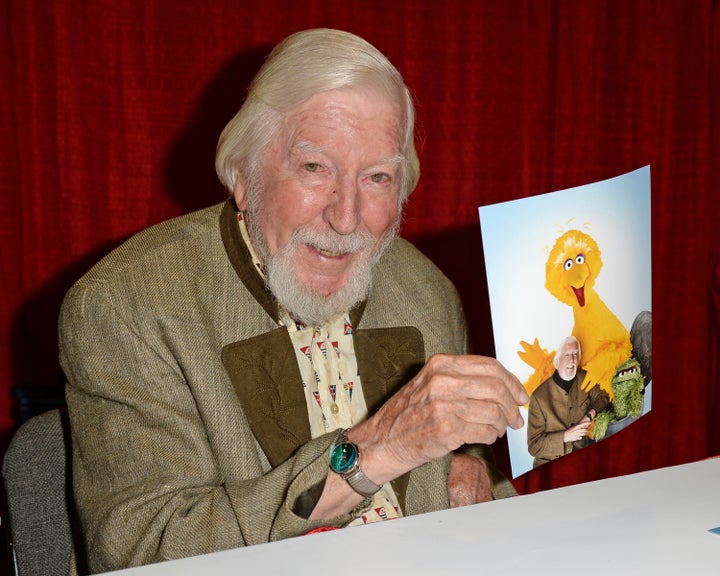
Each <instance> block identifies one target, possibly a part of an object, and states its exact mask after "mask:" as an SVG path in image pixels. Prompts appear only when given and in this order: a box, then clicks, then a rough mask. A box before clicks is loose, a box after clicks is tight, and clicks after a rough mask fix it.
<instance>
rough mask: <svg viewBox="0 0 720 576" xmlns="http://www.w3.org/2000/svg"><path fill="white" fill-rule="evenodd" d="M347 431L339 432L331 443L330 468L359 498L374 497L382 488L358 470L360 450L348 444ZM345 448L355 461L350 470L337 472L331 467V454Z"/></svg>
mask: <svg viewBox="0 0 720 576" xmlns="http://www.w3.org/2000/svg"><path fill="white" fill-rule="evenodd" d="M347 434H348V431H347V429H345V430H342V431H341V432H340V435H339V436H338V438H337V440H335V442H333V444H332V446H331V447H330V453H331V462H330V467H331V468H332V469H333V470H334V471H335V472H337V473H338V474H339V475H340V477H341V478H343V480H345V481H346V482H347V483H348V484H349V485H350V488H352V489H353V490H355V492H357V493H358V494H360V496H363V497H364V498H368V497H370V496H372V495H374V494H375V493H376V492H377V491H378V490H380V489H381V488H382V486H378V485H377V484H375V482H373V481H372V480H370V478H368V477H367V476H365V474H364V473H363V471H362V470H360V449H359V448H358V446H357V444H355V443H353V442H350V440H348V436H347ZM345 446H346V447H347V448H349V449H350V451H351V453H354V454H355V455H356V456H355V459H354V461H353V462H352V465H351V466H350V468H348V469H346V470H342V471H341V470H339V469H337V468H335V467H334V466H333V457H332V455H333V452H334V451H335V450H336V448H340V447H345Z"/></svg>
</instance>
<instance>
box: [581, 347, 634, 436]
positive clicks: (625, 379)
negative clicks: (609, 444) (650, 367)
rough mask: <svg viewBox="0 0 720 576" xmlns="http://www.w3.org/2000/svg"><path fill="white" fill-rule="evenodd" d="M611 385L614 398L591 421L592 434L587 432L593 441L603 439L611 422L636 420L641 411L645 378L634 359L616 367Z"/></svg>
mask: <svg viewBox="0 0 720 576" xmlns="http://www.w3.org/2000/svg"><path fill="white" fill-rule="evenodd" d="M611 384H612V389H613V392H614V394H615V398H614V399H613V401H612V402H611V403H610V404H608V405H607V408H605V410H603V411H602V412H600V414H598V415H597V417H596V418H595V420H594V421H593V426H592V428H593V430H592V433H590V431H588V435H589V436H590V437H591V438H593V439H594V440H595V441H598V440H602V439H603V438H605V435H606V434H607V429H608V426H609V425H610V424H611V423H612V422H617V421H618V420H621V419H623V418H625V417H627V416H630V417H631V418H637V417H638V416H640V414H641V413H642V410H643V393H644V391H645V377H644V376H643V375H642V372H641V371H640V364H639V362H638V361H637V360H635V358H630V359H628V360H626V361H625V362H623V363H622V364H620V366H618V368H617V370H616V371H615V376H614V377H613V379H612V381H611Z"/></svg>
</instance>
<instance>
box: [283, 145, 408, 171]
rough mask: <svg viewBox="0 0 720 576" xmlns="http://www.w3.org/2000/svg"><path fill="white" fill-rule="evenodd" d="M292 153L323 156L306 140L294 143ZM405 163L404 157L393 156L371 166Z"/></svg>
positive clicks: (316, 147)
mask: <svg viewBox="0 0 720 576" xmlns="http://www.w3.org/2000/svg"><path fill="white" fill-rule="evenodd" d="M292 151H293V152H309V153H310V154H325V150H323V149H322V148H321V147H320V146H318V145H317V144H313V143H312V142H308V141H307V140H300V141H299V142H296V143H295V144H294V145H293V147H292ZM404 161H405V156H403V155H402V154H394V155H393V156H389V157H388V158H381V159H380V160H379V161H378V162H375V163H374V164H373V166H380V165H382V164H401V163H403V162H404Z"/></svg>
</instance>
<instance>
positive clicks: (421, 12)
mask: <svg viewBox="0 0 720 576" xmlns="http://www.w3.org/2000/svg"><path fill="white" fill-rule="evenodd" d="M1 10H2V12H1V13H2V18H1V19H0V22H2V27H3V29H4V30H3V32H4V33H3V34H2V40H0V41H1V42H2V46H0V74H1V76H0V87H1V88H0V111H1V113H0V121H1V122H2V127H1V128H2V129H1V130H0V152H1V153H0V171H1V172H0V262H1V266H2V290H3V298H2V299H1V300H0V430H2V431H4V433H5V436H8V435H9V434H10V433H11V432H12V429H13V420H12V412H11V410H12V390H13V388H14V387H15V386H17V385H29V386H37V387H41V386H48V387H58V386H61V377H60V372H59V368H58V364H57V359H56V357H57V345H56V317H57V312H58V307H59V304H60V302H61V299H62V296H63V294H64V293H65V291H66V290H67V288H68V287H69V286H70V285H71V283H72V282H73V281H74V280H75V279H77V278H78V277H79V276H80V274H82V273H83V272H84V271H85V270H87V269H88V268H89V267H90V266H91V265H92V264H93V263H94V262H95V261H97V260H98V259H99V258H100V257H101V256H102V255H103V254H105V253H106V252H108V251H109V250H110V249H111V248H112V247H114V246H116V245H117V244H118V243H119V242H121V241H122V240H123V239H125V238H127V237H128V236H129V235H130V234H132V233H134V232H136V231H138V230H140V229H141V228H144V227H146V226H148V225H150V224H153V223H155V222H158V221H160V220H163V219H166V218H168V217H171V216H174V215H177V214H180V213H184V212H188V211H190V210H193V209H196V208H200V207H203V206H206V205H209V204H212V203H215V202H218V201H220V200H221V199H222V197H223V191H222V190H221V187H220V185H219V184H218V183H217V181H216V178H215V175H214V169H213V155H214V148H215V143H216V140H217V137H218V135H219V132H220V130H221V129H222V127H223V125H224V124H225V122H227V120H228V119H229V118H230V117H231V116H232V114H233V113H234V111H235V110H236V109H237V107H238V106H239V105H240V103H241V101H242V99H243V95H244V90H245V87H246V85H247V82H248V80H249V79H250V78H251V77H252V75H253V74H254V72H255V71H256V70H257V68H258V67H259V65H260V64H261V62H262V59H263V57H264V56H265V55H266V54H267V53H268V51H269V49H270V47H271V46H272V45H273V44H275V43H276V42H277V41H278V40H280V39H281V38H283V37H284V36H286V35H287V34H289V33H291V32H293V31H296V30H299V29H303V28H309V27H319V26H328V27H335V28H342V29H346V30H349V31H352V32H355V33H358V34H360V35H361V36H363V37H365V38H366V39H368V40H369V41H370V42H372V43H373V44H375V45H376V46H377V47H378V48H380V49H381V50H382V51H383V52H384V53H385V54H387V55H388V57H389V58H390V59H391V60H392V61H393V62H394V63H395V64H396V65H397V67H398V68H399V69H400V71H401V72H402V73H403V75H404V76H405V78H406V81H407V83H408V85H409V86H410V88H411V89H412V91H413V92H414V94H415V96H416V99H417V103H418V134H419V139H420V155H421V162H422V170H423V176H422V178H421V181H420V185H419V187H418V189H417V190H416V192H415V193H414V194H413V196H412V198H411V202H410V205H409V208H408V210H407V216H406V219H405V225H404V232H403V234H404V235H405V236H406V237H407V238H409V239H411V240H412V241H414V242H415V243H416V244H417V245H418V246H419V247H420V248H421V249H422V250H423V251H424V252H425V253H426V254H428V255H429V256H430V257H431V258H432V259H433V260H434V261H435V262H436V263H437V264H438V265H439V266H440V267H441V268H442V269H443V270H445V272H446V273H447V274H448V275H449V276H450V277H451V278H452V279H453V280H454V281H455V282H456V284H457V285H458V287H459V289H460V291H461V294H462V296H463V300H464V302H465V305H466V308H467V313H468V318H469V320H470V323H471V328H472V332H473V337H474V344H475V349H476V351H477V352H478V353H483V354H492V353H493V344H492V331H491V325H490V317H489V309H488V303H487V289H486V286H485V275H484V270H483V262H482V257H481V243H480V232H479V224H478V216H477V207H478V206H479V205H481V204H487V203H492V202H498V201H504V200H510V199H514V198H520V197H524V196H530V195H534V194H539V193H543V192H547V191H550V190H557V189H562V188H567V187H570V186H576V185H580V184H585V183H588V182H592V181H595V180H600V179H604V178H609V177H612V176H616V175H619V174H622V173H624V172H627V171H630V170H633V169H635V168H639V167H641V166H643V165H646V164H650V165H651V166H652V185H653V201H652V224H653V251H652V254H653V281H654V288H653V309H654V360H655V363H654V364H655V365H654V369H653V372H654V375H655V378H654V379H655V385H654V395H653V410H652V412H651V413H650V414H649V415H648V416H646V417H645V418H643V419H642V420H641V421H639V422H638V423H637V424H635V425H633V426H632V427H630V428H629V429H628V430H626V431H625V432H623V434H622V435H618V436H615V437H612V438H609V439H608V440H607V441H604V442H602V443H600V444H599V445H598V446H596V447H594V448H592V449H590V450H585V451H582V452H580V453H578V454H576V455H572V456H570V457H568V458H565V459H563V460H562V461H559V462H557V463H556V464H554V465H552V466H546V467H544V468H541V469H539V470H536V471H533V472H531V473H529V474H527V475H525V476H523V477H521V478H519V479H517V480H516V481H515V484H516V486H517V487H518V489H519V490H520V491H521V492H531V491H535V490H539V489H544V488H550V487H556V486H561V485H565V484H570V483H575V482H581V481H587V480H592V479H596V478H600V477H605V476H612V475H618V474H624V473H630V472H635V471H639V470H645V469H650V468H655V467H660V466H666V465H672V464H677V463H682V462H687V461H691V460H695V459H699V458H703V457H705V456H708V455H710V454H714V453H717V452H720V437H719V435H720V433H719V430H720V427H718V426H716V425H714V424H713V423H714V421H715V418H716V414H717V412H718V391H717V387H718V381H717V375H716V373H711V366H715V365H716V363H717V357H718V350H717V349H715V348H711V345H710V344H709V342H711V340H710V336H711V334H712V330H713V326H712V324H713V319H715V316H713V315H711V314H710V302H711V300H710V293H709V279H710V277H711V263H712V262H716V261H717V260H716V259H715V256H716V255H717V254H718V253H720V233H718V229H717V227H718V224H719V220H718V216H719V215H720V214H719V213H720V208H719V207H718V205H719V204H720V203H719V202H718V201H717V200H716V198H715V196H716V194H717V192H718V189H719V185H720V172H719V171H718V168H717V166H718V164H720V162H719V160H720V159H719V158H718V152H719V151H720V150H719V149H718V142H720V106H718V103H719V99H720V8H719V5H718V2H716V1H713V0H692V1H688V2H677V1H676V0H634V1H633V2H627V1H626V0H612V1H603V2H601V1H596V2H593V1H582V2H580V1H570V0H567V1H562V0H558V1H542V0H536V1H530V0H527V1H519V0H517V1H513V0H511V1H507V2H497V1H493V0H487V1H468V0H443V1H442V2H439V1H434V0H426V1H423V0H396V1H393V2H387V1H386V0H370V1H365V2H357V3H347V2H345V3H341V2H338V3H327V2H324V1H322V0H312V1H309V2H291V1H289V0H286V1H283V0H261V1H256V0H245V1H243V2H229V1H216V2H190V1H187V0H185V1H182V0H181V1H178V0H127V1H125V2H103V1H101V0H96V1H90V0H85V1H83V0H42V1H39V0H2V1H1ZM498 453H499V458H500V461H501V464H503V465H504V466H507V456H506V455H505V452H504V446H503V444H502V442H500V445H499V449H498Z"/></svg>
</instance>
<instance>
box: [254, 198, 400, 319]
mask: <svg viewBox="0 0 720 576" xmlns="http://www.w3.org/2000/svg"><path fill="white" fill-rule="evenodd" d="M256 199H257V197H255V198H253V195H250V197H249V198H248V200H249V207H248V218H247V226H248V234H249V236H250V240H251V242H252V244H253V248H254V249H255V252H256V254H257V256H258V258H259V259H260V262H261V263H262V264H263V266H264V269H265V278H266V283H267V286H268V288H269V289H270V292H272V294H273V296H274V297H275V299H276V300H277V302H278V304H280V306H282V307H283V308H284V309H285V310H287V312H288V313H289V314H290V316H292V318H293V319H294V320H296V321H298V322H302V323H303V324H305V325H306V326H321V325H323V324H325V323H327V322H329V321H330V320H333V319H334V318H336V317H337V316H339V315H340V314H344V313H347V312H349V311H350V310H351V309H352V308H353V307H354V306H355V305H356V304H358V303H360V302H362V301H363V300H365V299H366V298H367V297H368V295H369V294H370V289H371V288H372V275H373V268H374V266H375V264H376V263H377V261H378V260H379V259H380V256H382V254H383V252H384V251H385V249H386V248H387V247H388V245H389V244H390V243H391V242H392V241H393V240H394V239H395V237H396V236H397V230H398V227H399V226H398V225H399V221H400V218H398V219H397V220H396V222H395V224H394V225H393V227H392V228H391V229H390V230H389V231H388V232H387V233H386V236H385V238H384V239H383V241H382V243H381V244H380V246H379V247H378V248H377V250H375V251H373V246H374V245H375V243H376V241H377V240H376V238H375V237H374V236H372V234H370V233H368V232H354V233H352V234H338V233H337V232H335V231H333V230H328V231H325V232H319V231H316V230H312V229H310V228H309V227H307V226H304V227H301V228H298V229H297V230H295V231H294V232H293V234H292V236H291V237H290V239H289V240H288V243H287V244H286V245H285V246H284V247H283V248H282V249H281V250H279V251H278V252H277V253H276V254H271V253H270V250H269V248H268V246H267V242H265V238H264V237H263V235H262V231H261V230H260V226H259V225H258V222H259V220H260V218H259V217H258V216H259V214H258V212H259V211H260V210H261V208H260V210H258V209H257V203H256V202H255V200H256ZM253 205H254V206H253ZM303 244H309V245H312V246H313V247H315V248H317V249H320V250H323V251H327V252H330V253H335V254H342V253H357V255H356V260H355V264H354V266H353V268H352V270H351V271H350V274H349V277H348V280H347V282H346V283H345V285H344V286H343V287H342V288H340V289H339V290H337V291H336V292H333V293H332V294H328V295H322V294H318V293H316V292H313V291H312V290H309V289H308V288H305V287H304V286H301V285H300V284H299V282H298V281H297V277H296V275H295V274H294V272H293V256H294V255H295V253H296V251H297V250H298V249H300V248H301V246H302V245H303Z"/></svg>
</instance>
